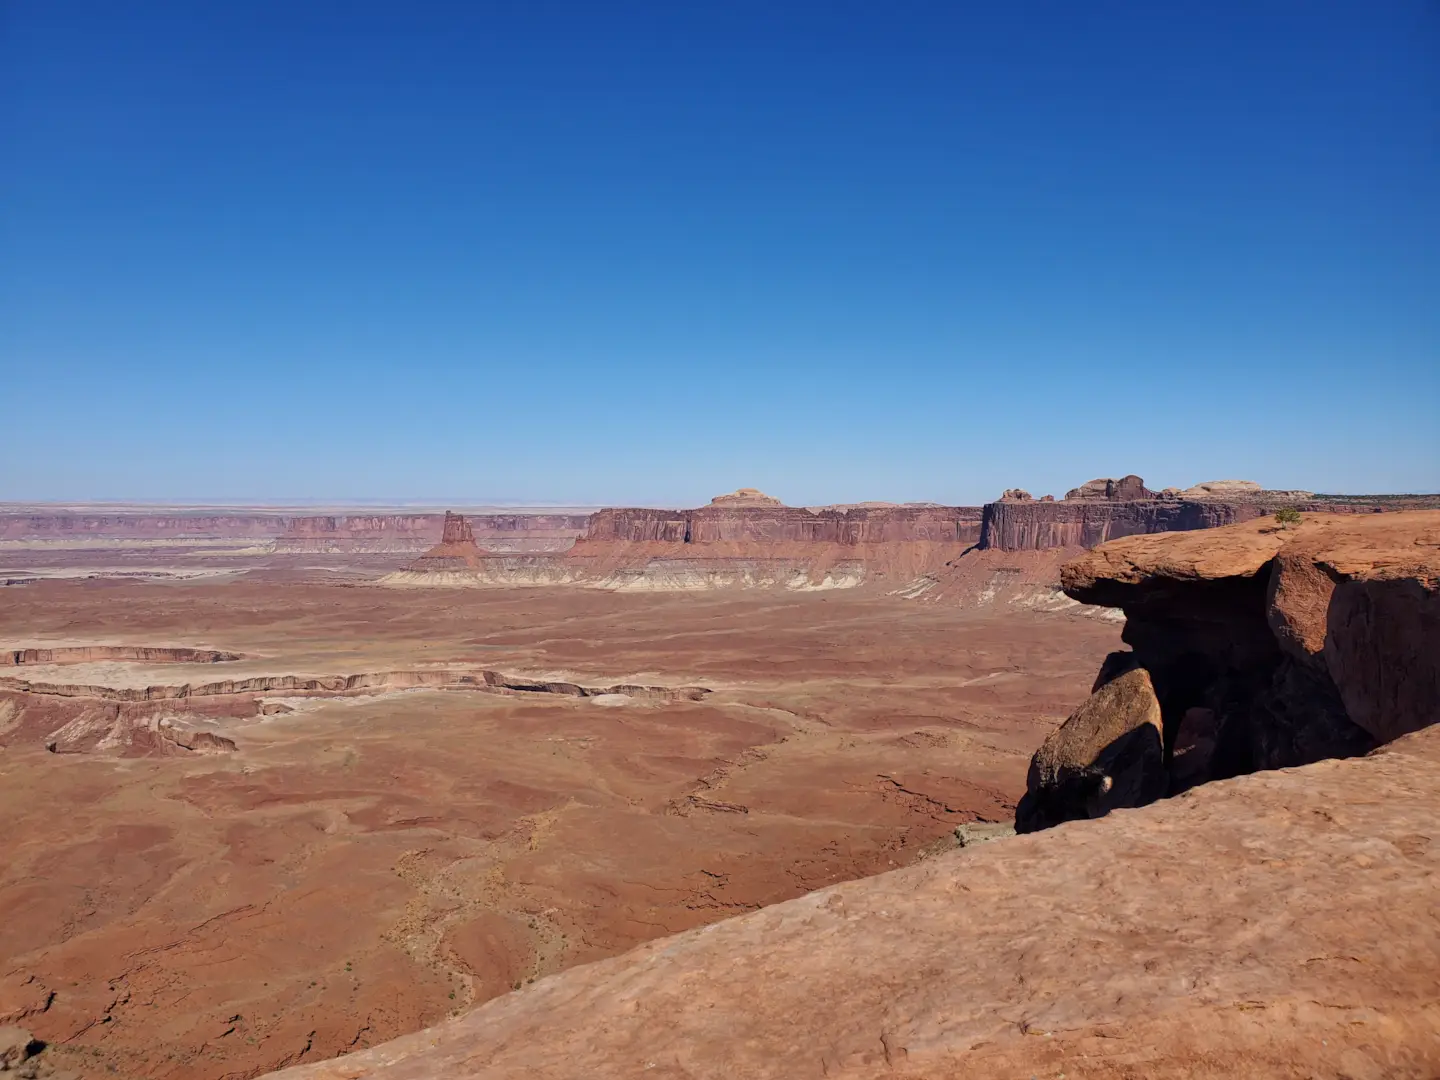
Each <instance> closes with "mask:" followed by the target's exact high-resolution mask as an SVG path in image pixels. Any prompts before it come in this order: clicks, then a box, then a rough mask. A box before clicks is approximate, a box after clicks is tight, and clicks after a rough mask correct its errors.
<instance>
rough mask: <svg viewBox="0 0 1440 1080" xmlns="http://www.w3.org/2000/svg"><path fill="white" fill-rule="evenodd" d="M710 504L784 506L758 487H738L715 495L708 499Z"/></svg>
mask: <svg viewBox="0 0 1440 1080" xmlns="http://www.w3.org/2000/svg"><path fill="white" fill-rule="evenodd" d="M710 505H711V506H784V505H785V504H784V503H782V502H781V501H780V500H779V499H777V498H775V497H774V496H773V495H766V494H765V493H764V492H763V491H761V490H759V489H758V488H740V489H739V490H737V491H732V492H731V493H730V494H729V495H716V496H715V497H714V498H713V499H711V500H710Z"/></svg>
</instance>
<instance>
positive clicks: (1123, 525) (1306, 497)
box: [979, 476, 1440, 551]
mask: <svg viewBox="0 0 1440 1080" xmlns="http://www.w3.org/2000/svg"><path fill="white" fill-rule="evenodd" d="M1020 494H1022V495H1023V494H1024V493H1023V492H1021V493H1020ZM1015 496H1016V492H1015V491H1013V490H1012V491H1007V492H1006V493H1005V496H1003V497H1002V498H1001V499H1000V500H999V501H998V502H993V503H988V504H986V506H985V510H984V515H983V521H982V523H981V529H980V544H979V546H980V547H981V548H982V549H984V548H997V549H999V550H1001V551H1030V550H1043V549H1046V548H1061V547H1086V548H1088V547H1094V546H1095V545H1097V544H1103V543H1105V542H1106V541H1108V540H1116V539H1119V538H1121V537H1125V536H1137V535H1142V534H1146V533H1158V532H1185V531H1193V530H1196V529H1215V528H1220V527H1221V526H1225V525H1233V524H1236V523H1238V522H1242V521H1251V520H1254V519H1255V518H1259V517H1269V516H1270V515H1272V514H1274V513H1275V511H1276V510H1277V509H1279V508H1280V507H1282V506H1290V507H1294V508H1296V509H1298V510H1301V511H1305V512H1312V513H1337V514H1371V513H1378V512H1380V511H1384V510H1418V509H1434V508H1440V495H1374V496H1338V495H1313V494H1311V493H1310V492H1305V491H1266V490H1264V489H1262V488H1261V487H1260V485H1259V484H1256V483H1254V482H1253V481H1247V480H1217V481H1211V482H1210V483H1207V484H1199V485H1196V486H1195V487H1192V488H1189V489H1187V490H1185V491H1179V490H1177V489H1175V488H1166V489H1165V490H1164V491H1163V492H1160V493H1158V494H1157V493H1155V492H1153V491H1150V490H1149V489H1148V488H1146V487H1145V484H1144V481H1142V480H1141V479H1140V477H1138V476H1126V477H1123V478H1122V479H1119V480H1092V481H1090V482H1089V483H1088V484H1083V485H1081V486H1080V487H1078V488H1073V489H1071V490H1070V491H1069V492H1068V493H1067V494H1066V496H1065V498H1064V500H1063V501H1061V502H1053V501H1047V500H1043V499H1042V500H1039V501H1035V500H1030V499H1026V498H1016V497H1015Z"/></svg>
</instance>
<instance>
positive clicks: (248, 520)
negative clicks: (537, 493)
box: [0, 511, 589, 553]
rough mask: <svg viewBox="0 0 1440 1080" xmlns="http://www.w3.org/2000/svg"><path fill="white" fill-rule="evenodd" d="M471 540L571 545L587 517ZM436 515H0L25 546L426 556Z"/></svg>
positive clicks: (3, 530)
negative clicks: (171, 546) (131, 543)
mask: <svg viewBox="0 0 1440 1080" xmlns="http://www.w3.org/2000/svg"><path fill="white" fill-rule="evenodd" d="M468 520H469V521H470V523H471V526H472V528H473V529H474V531H475V534H476V535H477V536H480V537H495V538H497V539H501V540H503V541H504V544H502V545H501V546H507V545H508V546H510V547H512V548H513V547H515V546H522V547H524V546H530V547H533V546H535V545H539V546H541V547H542V548H543V547H546V546H549V547H552V548H554V547H560V548H563V547H565V546H568V545H569V544H570V543H571V542H573V541H574V539H575V538H576V537H577V536H579V535H581V534H582V533H583V532H584V531H585V528H586V525H587V524H588V522H589V515H588V514H552V513H524V512H516V513H499V514H475V515H471V516H470V518H469V519H468ZM443 528H444V518H443V517H442V516H441V515H440V514H289V513H280V512H248V511H235V512H229V513H204V514H200V513H188V514H187V513H174V512H158V511H157V512H144V511H130V512H125V513H114V514H95V513H83V512H70V513H53V514H25V513H0V540H21V541H23V540H29V541H37V542H44V541H77V540H83V541H107V540H108V541H116V542H121V541H124V540H145V541H152V542H154V541H174V542H177V543H180V542H183V541H186V540H227V539H233V540H246V539H253V540H257V541H269V542H271V543H272V544H273V545H274V549H275V550H276V551H279V552H282V553H283V552H296V553H315V552H326V551H336V552H340V551H346V552H355V551H375V552H386V551H392V552H404V551H417V552H418V551H424V550H425V549H426V548H427V547H429V546H430V545H431V544H434V543H435V542H436V541H437V540H439V539H440V538H441V533H442V531H443Z"/></svg>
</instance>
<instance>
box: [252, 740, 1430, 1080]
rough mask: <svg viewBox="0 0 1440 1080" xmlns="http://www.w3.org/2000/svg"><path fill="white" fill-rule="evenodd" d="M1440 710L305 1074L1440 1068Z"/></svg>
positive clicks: (1198, 1074) (482, 1077)
mask: <svg viewBox="0 0 1440 1080" xmlns="http://www.w3.org/2000/svg"><path fill="white" fill-rule="evenodd" d="M1437 836H1440V728H1435V729H1431V730H1429V731H1425V732H1422V733H1420V734H1418V735H1411V736H1408V737H1406V738H1404V739H1402V740H1400V741H1398V742H1396V743H1394V744H1392V745H1391V746H1388V747H1386V748H1385V749H1384V750H1383V751H1381V752H1379V753H1377V754H1375V755H1372V756H1370V757H1366V758H1360V759H1357V760H1352V761H1327V762H1321V763H1319V764H1315V765H1310V766H1307V767H1306V768H1303V769H1298V770H1292V771H1287V772H1271V773H1264V774H1259V775H1255V776H1246V777H1240V778H1238V779H1234V780H1229V781H1225V782H1222V783H1216V784H1210V785H1207V786H1205V787H1203V788H1199V789H1196V790H1195V791H1192V792H1190V793H1188V794H1187V795H1186V796H1184V797H1182V798H1179V799H1174V800H1170V801H1168V802H1163V803H1159V804H1156V805H1154V806H1150V807H1147V808H1145V809H1143V810H1139V811H1133V812H1124V813H1119V814H1113V815H1111V816H1110V817H1108V818H1106V819H1104V820H1102V821H1087V822H1075V823H1072V824H1069V825H1066V826H1064V827H1063V828H1061V829H1056V830H1051V831H1048V832H1044V833H1039V834H1035V835H1030V836H1018V837H1012V838H1009V839H1004V840H999V841H996V842H993V843H988V844H982V845H978V846H974V847H966V848H964V849H962V850H959V851H956V852H954V853H951V854H948V855H943V856H939V857H936V858H933V859H930V860H928V861H926V862H923V863H921V864H919V865H918V866H914V867H910V868H907V869H903V870H896V871H893V872H891V873H888V874H882V875H879V876H877V877H873V878H868V879H865V880H861V881H855V882H849V883H847V884H843V885H837V886H833V887H830V888H826V889H821V890H819V891H817V892H813V893H810V894H808V895H806V896H803V897H800V898H798V899H795V900H791V901H788V902H786V903H783V904H777V905H774V906H771V907H767V908H764V909H762V910H761V911H758V912H755V913H753V914H749V915H744V916H741V917H738V918H732V919H728V920H726V921H724V922H721V923H718V924H715V925H713V926H709V927H705V928H703V929H700V930H695V931H691V932H689V933H685V934H680V935H678V936H675V937H671V938H666V939H662V940H659V941H655V942H652V943H650V944H647V945H644V946H641V947H639V948H637V949H635V950H632V951H631V952H629V953H626V954H624V955H622V956H619V957H616V958H614V959H610V960H605V961H602V962H600V963H596V964H589V965H586V966H582V967H576V968H571V969H570V970H568V971H565V972H562V973H561V974H558V975H555V976H552V977H550V978H546V979H542V980H539V981H538V982H536V983H535V984H534V985H533V986H529V987H526V988H524V989H522V990H519V991H517V992H515V993H513V994H508V995H506V996H504V997H501V998H497V999H495V1000H493V1001H491V1002H489V1003H487V1004H486V1005H484V1006H481V1007H480V1008H478V1009H476V1010H474V1011H472V1012H470V1013H467V1014H465V1015H462V1016H460V1017H458V1018H456V1019H453V1020H450V1021H447V1022H445V1023H442V1024H439V1025H437V1026H436V1027H433V1028H430V1029H428V1030H426V1031H422V1032H418V1033H416V1034H414V1035H409V1036H406V1037H404V1038H400V1039H397V1040H395V1041H393V1042H390V1043H387V1044H385V1045H383V1046H380V1047H376V1048H375V1049H371V1050H365V1051H362V1052H359V1053H354V1054H350V1055H347V1056H345V1057H342V1058H338V1059H336V1060H334V1061H329V1062H321V1063H318V1064H315V1065H307V1066H304V1067H301V1068H297V1069H293V1070H290V1071H288V1072H285V1073H281V1074H279V1075H280V1076H283V1077H284V1078H285V1080H342V1078H343V1080H433V1078H438V1077H445V1078H446V1080H521V1078H523V1080H581V1078H584V1080H632V1078H634V1077H654V1078H656V1080H722V1078H723V1080H729V1078H732V1077H745V1078H747V1080H769V1078H774V1080H782V1078H783V1080H795V1078H801V1077H815V1078H821V1077H825V1078H829V1080H880V1078H882V1077H906V1078H917V1080H918V1078H922V1077H923V1078H932V1080H938V1078H941V1077H975V1078H980V1080H989V1078H1000V1077H1029V1076H1045V1077H1056V1076H1059V1075H1061V1074H1063V1075H1064V1076H1066V1077H1069V1078H1071V1080H1115V1078H1134V1080H1139V1078H1142V1077H1162V1076H1164V1077H1188V1078H1190V1080H1222V1078H1223V1080H1231V1078H1233V1077H1296V1078H1298V1077H1307V1078H1323V1080H1340V1078H1342V1077H1345V1078H1356V1077H1377V1078H1378V1077H1385V1078H1387V1080H1389V1078H1394V1080H1424V1078H1430V1077H1433V1076H1435V1075H1437V1073H1440V1041H1437V1040H1436V1038H1435V1032H1436V1031H1437V1030H1440V1005H1437V1002H1436V997H1435V973H1436V972H1437V971H1440V921H1437V920H1436V918H1435V911H1436V910H1437V907H1440V843H1437V842H1436V841H1435V840H1434V839H1433V838H1435V837H1437Z"/></svg>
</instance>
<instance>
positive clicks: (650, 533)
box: [384, 489, 981, 590]
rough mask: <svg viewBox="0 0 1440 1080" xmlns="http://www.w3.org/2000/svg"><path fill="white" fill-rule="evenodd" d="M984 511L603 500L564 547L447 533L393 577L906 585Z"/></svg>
mask: <svg viewBox="0 0 1440 1080" xmlns="http://www.w3.org/2000/svg"><path fill="white" fill-rule="evenodd" d="M980 519H981V511H980V508H979V507H955V506H950V507H944V506H919V507H916V506H890V507H864V508H852V509H848V510H821V511H813V510H808V509H804V508H801V507H790V506H785V505H783V504H781V503H780V502H779V500H776V499H773V498H770V497H769V496H765V495H762V494H761V493H759V492H757V491H754V490H753V489H742V490H741V491H740V492H738V493H737V496H735V497H732V496H721V497H720V498H718V499H717V500H715V501H714V502H712V503H711V504H710V505H709V506H704V507H700V508H698V509H694V510H657V509H646V508H616V509H606V510H600V511H598V512H596V513H595V514H594V515H592V516H591V518H590V520H589V525H588V528H587V529H586V530H585V534H584V535H583V536H581V537H580V538H579V539H578V540H576V542H575V544H574V546H573V547H571V548H570V550H569V551H567V552H565V553H564V554H563V555H552V556H538V555H537V556H529V555H524V554H513V553H504V552H497V551H494V550H488V551H487V550H481V547H480V546H478V545H476V544H474V543H470V544H466V543H463V542H461V543H459V544H458V545H456V544H449V545H447V544H444V543H442V544H441V545H440V546H439V547H437V548H435V549H433V550H432V551H431V552H429V553H427V555H426V556H425V558H423V559H420V560H417V561H416V562H415V563H412V564H411V565H410V566H409V567H407V568H406V569H405V570H404V571H401V572H399V573H396V574H392V575H389V576H388V577H387V578H385V579H384V583H386V584H390V585H411V586H424V585H556V584H578V585H586V586H589V587H592V588H602V589H622V590H623V589H633V590H657V589H658V590H672V589H709V588H723V587H728V586H781V587H785V588H790V589H830V588H850V587H854V586H857V585H861V584H866V583H885V582H888V583H891V584H892V586H893V587H899V586H901V585H903V584H904V583H905V582H907V581H910V580H912V579H914V578H916V577H917V576H919V575H922V574H926V573H929V572H932V571H935V570H938V569H939V568H940V567H943V566H944V565H945V563H947V562H949V561H952V560H954V559H956V558H958V557H959V556H960V555H961V554H962V553H963V552H964V551H966V550H967V549H968V548H970V547H973V546H974V544H975V542H976V541H977V540H978V539H979V536H980ZM489 546H490V545H489V544H488V543H487V544H486V545H485V547H489Z"/></svg>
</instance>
